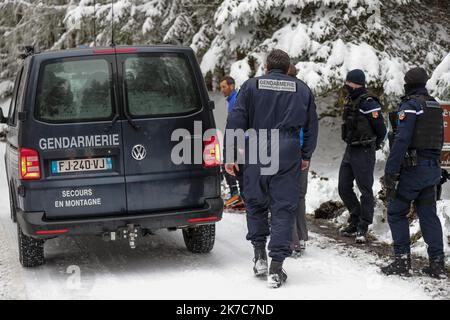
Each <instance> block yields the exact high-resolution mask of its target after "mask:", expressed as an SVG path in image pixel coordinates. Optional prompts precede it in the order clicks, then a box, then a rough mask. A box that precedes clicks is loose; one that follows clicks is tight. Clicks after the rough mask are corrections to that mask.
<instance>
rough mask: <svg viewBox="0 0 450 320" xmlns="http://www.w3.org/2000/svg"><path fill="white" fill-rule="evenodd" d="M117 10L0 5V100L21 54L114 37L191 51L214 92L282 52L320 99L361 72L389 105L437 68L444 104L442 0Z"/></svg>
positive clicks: (99, 5) (96, 3) (280, 1)
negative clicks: (411, 74)
mask: <svg viewBox="0 0 450 320" xmlns="http://www.w3.org/2000/svg"><path fill="white" fill-rule="evenodd" d="M113 2H114V5H113V6H111V0H39V1H31V0H0V65H1V69H0V95H2V94H8V93H9V91H10V90H8V89H10V88H11V86H12V82H11V81H12V79H13V76H14V73H15V70H16V65H17V60H16V57H17V55H18V46H19V45H24V44H26V45H30V44H33V45H35V46H37V47H39V48H41V49H42V50H44V49H65V48H72V47H76V46H78V45H90V46H93V45H94V44H95V45H97V46H105V45H109V44H110V42H111V34H112V30H113V29H114V35H115V43H116V44H158V43H171V44H177V45H186V46H191V47H192V48H193V49H194V51H195V52H196V53H197V56H198V58H199V60H200V61H201V68H202V71H203V73H204V75H205V76H206V79H207V82H209V84H210V85H211V87H214V86H215V85H216V84H217V81H216V80H217V79H218V77H220V76H222V75H223V74H224V73H231V74H232V75H233V76H234V77H235V78H236V79H237V81H238V83H242V82H243V81H245V80H246V79H247V78H248V77H250V76H253V75H258V74H261V73H262V72H263V64H264V60H265V57H266V55H267V53H268V52H269V51H270V50H271V49H273V48H281V49H284V50H286V51H287V52H288V53H289V54H290V55H291V57H292V59H293V61H294V62H295V63H296V65H297V68H298V69H299V71H300V73H299V77H300V78H301V79H303V80H305V81H306V82H307V83H308V84H309V85H310V86H311V88H312V89H313V90H315V92H316V93H317V94H321V93H327V92H329V91H330V90H335V89H336V88H337V87H339V86H340V85H341V84H342V80H343V78H344V76H345V74H346V72H347V71H348V70H349V69H352V68H362V69H363V70H365V72H366V74H367V78H368V80H369V82H370V85H371V86H372V87H375V88H376V89H378V90H379V91H380V92H384V93H385V97H386V98H388V99H387V100H390V101H393V100H394V99H395V97H397V96H398V95H400V94H401V92H402V88H403V75H404V73H405V72H406V70H407V69H408V68H409V67H411V66H415V65H421V66H424V67H425V68H426V69H427V70H428V71H429V73H430V75H431V74H432V73H433V71H434V70H435V68H436V67H437V66H438V65H439V64H441V63H442V64H443V66H442V65H441V66H440V67H439V70H440V71H439V70H436V72H435V75H434V76H433V78H432V80H431V81H430V86H431V87H430V89H432V91H433V93H435V94H436V95H438V96H439V97H440V98H441V99H445V98H448V94H449V93H448V67H447V68H446V66H448V62H445V61H448V58H447V59H446V60H444V58H445V57H446V56H447V55H448V54H449V47H450V39H449V38H450V36H449V34H450V16H449V15H448V12H449V9H450V8H449V2H448V1H446V0H383V1H381V0H191V1H189V0H114V1H113ZM113 13H114V14H113ZM113 17H114V21H112V19H113ZM113 22H114V23H113ZM112 26H113V27H112ZM442 70H444V71H442ZM445 70H447V71H445Z"/></svg>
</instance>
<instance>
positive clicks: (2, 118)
mask: <svg viewBox="0 0 450 320" xmlns="http://www.w3.org/2000/svg"><path fill="white" fill-rule="evenodd" d="M7 122H8V117H5V116H4V115H3V109H2V108H0V123H7Z"/></svg>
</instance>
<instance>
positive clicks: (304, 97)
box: [225, 69, 318, 262]
mask: <svg viewBox="0 0 450 320" xmlns="http://www.w3.org/2000/svg"><path fill="white" fill-rule="evenodd" d="M226 128H227V129H243V130H244V131H245V130H247V129H255V130H256V131H257V132H258V130H260V129H268V131H270V129H278V130H279V137H280V138H279V142H278V148H279V170H278V171H277V172H276V173H275V174H273V175H262V174H261V170H260V169H261V167H263V165H262V164H261V162H260V161H258V163H256V164H251V163H246V165H245V169H244V184H245V201H246V209H247V227H248V234H247V240H250V241H251V242H252V244H253V246H255V247H262V246H264V247H265V244H266V240H267V237H268V236H269V235H270V236H271V237H270V243H269V256H270V257H271V258H272V259H273V260H274V261H278V262H282V261H284V259H285V258H286V257H289V256H290V255H291V254H292V249H291V241H292V231H293V224H294V216H295V215H296V213H297V207H298V195H299V177H300V165H301V159H302V158H303V159H305V160H309V159H310V158H311V156H312V153H313V151H314V149H315V147H316V143H317V135H318V120H317V113H316V106H315V102H314V97H313V95H312V92H311V90H310V89H309V88H308V86H307V85H306V84H305V83H303V82H302V81H300V80H298V79H294V78H292V77H291V76H288V75H287V74H285V72H283V71H282V70H278V69H273V70H270V71H269V73H268V74H267V75H264V76H262V77H256V78H252V79H249V80H247V81H246V82H245V83H244V84H243V86H242V87H241V89H240V91H239V94H238V97H237V100H236V104H235V106H234V108H233V110H232V112H231V113H230V115H229V116H228V120H227V126H226ZM300 128H302V130H303V145H302V146H300V142H299V130H300ZM269 139H270V138H269ZM225 141H226V142H225V153H226V152H227V150H229V149H230V148H233V145H232V143H231V144H230V145H229V143H230V141H228V140H227V139H226V136H225ZM268 145H270V142H268ZM269 210H270V212H271V224H270V226H269V221H268V220H269V219H268V212H269Z"/></svg>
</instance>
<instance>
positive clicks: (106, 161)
mask: <svg viewBox="0 0 450 320" xmlns="http://www.w3.org/2000/svg"><path fill="white" fill-rule="evenodd" d="M104 170H112V159H111V158H93V159H76V160H57V161H52V173H64V172H84V171H104Z"/></svg>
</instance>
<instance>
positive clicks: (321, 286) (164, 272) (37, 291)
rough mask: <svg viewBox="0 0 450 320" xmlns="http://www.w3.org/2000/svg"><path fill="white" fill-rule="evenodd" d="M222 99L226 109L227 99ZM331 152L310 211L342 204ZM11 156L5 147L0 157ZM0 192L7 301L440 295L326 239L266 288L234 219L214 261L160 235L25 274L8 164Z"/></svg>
mask: <svg viewBox="0 0 450 320" xmlns="http://www.w3.org/2000/svg"><path fill="white" fill-rule="evenodd" d="M215 99H217V101H218V102H220V101H221V100H220V99H221V98H220V97H219V96H216V97H215ZM222 102H223V101H222ZM220 108H225V106H224V105H223V106H222V105H221V104H219V103H218V104H217V109H216V111H217V112H219V113H220V112H222V110H221V109H220ZM222 114H226V113H222ZM218 122H220V123H224V120H223V119H219V121H218ZM325 128H331V129H330V130H331V132H328V133H327V130H328V129H323V130H321V138H320V141H321V142H322V144H323V142H324V141H325V140H324V139H326V138H327V136H328V137H330V136H331V137H333V136H335V134H334V133H333V132H334V130H335V129H334V127H333V126H325ZM335 143H336V144H335ZM329 145H330V149H329V152H328V151H327V150H328V149H323V147H322V146H319V148H318V151H317V153H316V156H315V159H314V160H313V168H312V169H313V170H316V171H317V173H318V174H319V175H323V176H327V177H329V179H332V180H328V181H326V180H322V182H320V183H318V182H317V183H316V182H315V181H314V180H313V181H312V182H311V185H312V187H311V189H310V193H309V200H308V205H309V206H311V207H313V206H314V205H315V203H314V201H316V200H314V199H316V198H322V197H324V198H327V197H329V198H335V197H336V194H335V191H334V188H333V185H334V186H335V181H334V180H335V179H336V172H335V171H336V170H331V169H333V168H334V169H336V163H338V161H339V158H340V152H339V151H340V149H339V145H338V142H337V141H335V140H331V143H329ZM4 148H5V146H4V144H0V154H3V152H4ZM328 166H330V167H328ZM333 179H334V180H333ZM314 185H317V186H318V187H317V188H316V187H314ZM320 188H322V189H320ZM0 191H1V192H0V299H14V298H28V299H65V298H67V299H112V298H117V299H119V298H124V299H187V298H188V299H332V298H335V299H369V298H371V299H428V298H432V297H434V296H435V295H436V292H435V291H436V290H435V289H432V290H431V292H430V290H429V289H427V285H424V284H423V279H421V277H419V278H411V279H402V278H400V277H384V276H382V275H381V274H380V273H379V271H378V265H379V264H380V263H384V261H379V259H378V258H377V257H375V256H373V255H372V254H368V253H366V252H364V251H363V250H360V249H357V248H346V247H344V246H343V245H342V244H338V243H336V242H334V241H332V240H330V239H327V238H324V237H323V236H320V235H318V234H312V235H311V241H310V242H309V246H308V249H307V252H306V255H305V256H304V257H302V258H300V259H298V260H293V259H288V260H287V261H286V264H285V269H286V271H287V272H288V275H289V279H288V282H287V283H286V285H285V286H284V287H282V288H280V289H278V290H270V289H267V288H266V286H265V283H264V281H262V280H260V279H257V278H255V277H254V276H253V274H252V261H251V259H252V248H251V245H250V244H249V243H248V242H247V241H246V240H245V235H246V221H245V216H244V215H241V214H231V213H225V214H224V218H223V221H221V222H220V223H218V224H217V237H216V245H215V248H214V250H213V251H212V253H210V254H207V255H195V254H191V253H189V252H188V251H187V250H186V248H185V246H184V243H183V238H182V235H181V232H179V231H177V232H169V231H166V230H161V231H159V232H157V233H156V235H153V236H150V237H147V238H143V239H139V240H138V246H137V249H135V250H131V249H129V247H128V245H127V243H125V242H103V241H102V240H101V239H100V238H97V237H82V238H81V237H80V238H61V239H54V240H50V241H48V242H47V243H46V248H45V250H46V257H47V264H46V265H44V266H42V267H39V268H36V269H23V268H21V267H20V266H19V263H18V261H17V239H16V227H15V225H14V224H13V223H12V222H11V220H10V218H9V202H8V201H9V200H8V192H7V186H6V179H5V171H4V163H3V161H0ZM442 284H443V285H446V284H447V283H446V282H442ZM433 290H434V291H433Z"/></svg>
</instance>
